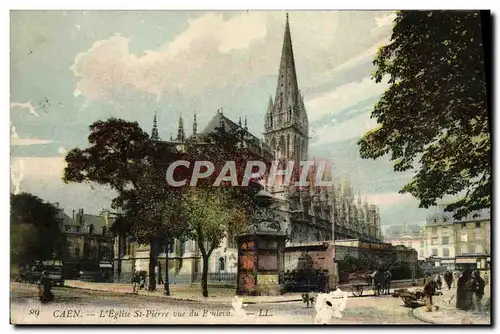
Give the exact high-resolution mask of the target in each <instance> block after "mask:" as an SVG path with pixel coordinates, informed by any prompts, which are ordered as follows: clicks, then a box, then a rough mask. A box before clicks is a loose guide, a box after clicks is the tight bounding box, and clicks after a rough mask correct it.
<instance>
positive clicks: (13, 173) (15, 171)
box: [10, 159, 24, 195]
mask: <svg viewBox="0 0 500 334" xmlns="http://www.w3.org/2000/svg"><path fill="white" fill-rule="evenodd" d="M23 177H24V160H23V159H19V160H17V161H16V163H14V164H12V165H11V169H10V178H11V180H12V183H13V185H14V187H15V189H14V195H18V194H20V193H21V181H22V180H23Z"/></svg>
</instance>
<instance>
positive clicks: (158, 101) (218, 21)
mask: <svg viewBox="0 0 500 334" xmlns="http://www.w3.org/2000/svg"><path fill="white" fill-rule="evenodd" d="M394 16H395V15H394V13H392V12H383V11H317V12H299V11H294V12H290V13H289V20H290V29H291V35H292V42H293V50H294V56H295V65H296V70H297V76H298V82H299V88H300V89H301V92H302V94H303V95H304V102H305V106H306V109H307V113H308V117H309V127H310V130H309V134H310V137H311V140H310V146H309V154H310V156H311V157H315V158H327V159H330V161H332V162H333V175H334V178H336V179H337V180H339V181H341V182H343V181H344V180H346V179H348V180H349V181H350V183H351V184H352V185H353V188H354V192H355V194H356V195H360V196H362V197H364V198H366V199H367V200H368V201H369V202H371V203H374V204H377V205H378V206H379V208H380V212H381V219H382V224H383V225H385V226H387V225H395V224H401V223H415V222H423V221H425V218H426V216H427V215H428V213H429V211H428V210H424V209H418V201H417V200H416V199H415V198H413V197H412V196H411V195H402V194H398V191H399V189H401V188H402V186H403V185H404V184H405V183H406V182H407V181H408V180H410V178H411V174H408V173H396V172H393V168H392V163H391V162H390V161H389V159H388V158H387V157H384V158H380V159H377V160H363V159H361V158H360V156H359V152H358V146H357V141H358V140H359V138H360V137H361V136H362V135H363V134H364V133H365V132H366V131H368V130H370V129H372V128H374V127H376V126H377V124H376V121H375V120H373V119H371V118H370V113H371V110H372V109H373V106H374V104H375V103H376V102H377V100H378V98H379V97H380V96H381V94H382V93H383V92H384V90H385V89H387V87H388V86H387V84H385V83H380V84H376V83H375V82H374V81H373V80H372V79H371V74H372V72H373V71H374V67H373V65H372V61H373V58H374V56H375V53H376V50H377V49H378V48H379V47H380V46H382V45H384V44H385V43H387V42H388V41H389V38H390V35H391V31H392V22H393V18H394ZM284 27H285V12H283V11H228V12H217V11H215V12H207V11H158V10H150V11H11V45H10V48H11V50H10V51H11V63H10V69H11V98H10V99H11V100H10V119H11V124H10V131H11V135H10V138H11V192H13V193H16V192H31V193H33V194H35V195H37V196H39V197H41V198H42V199H44V200H46V201H49V202H57V203H59V205H60V206H61V207H62V208H63V209H64V210H65V211H66V213H71V211H72V210H77V209H79V208H83V209H84V210H85V212H87V213H98V212H99V211H100V210H101V209H106V208H109V206H110V202H111V199H112V198H113V196H114V194H113V192H111V191H110V190H109V189H105V188H102V187H99V186H96V185H90V184H64V183H63V182H62V180H61V176H62V173H63V169H64V166H65V162H64V156H65V154H66V153H67V152H68V151H69V150H70V149H72V148H75V147H80V148H82V147H86V146H87V145H88V144H87V137H88V135H89V125H90V124H91V123H93V122H95V121H97V120H104V119H107V118H109V117H116V118H122V119H125V120H129V121H137V122H138V123H139V125H140V126H141V127H142V128H143V129H144V130H146V131H148V132H150V131H151V128H152V124H153V121H152V120H153V115H154V112H155V111H156V113H157V117H158V129H159V134H160V137H161V138H163V139H168V138H169V137H170V135H171V134H174V135H175V133H176V129H177V123H178V118H179V116H182V117H183V118H184V125H185V128H186V129H187V132H188V134H190V133H191V129H192V118H193V115H194V113H196V115H197V119H198V129H203V127H204V126H205V125H206V124H207V123H208V121H209V120H210V118H211V117H213V115H214V114H215V113H216V110H217V109H219V108H223V109H224V114H225V115H226V116H228V117H229V118H231V119H233V120H234V121H237V120H238V118H239V117H242V118H244V117H245V116H246V117H247V118H248V127H249V130H250V131H251V132H252V133H253V134H255V135H256V136H257V137H262V131H263V126H264V115H265V111H266V108H267V103H268V101H269V96H271V95H272V94H274V92H275V90H276V83H277V76H278V68H279V62H280V53H281V48H282V43H283V34H284Z"/></svg>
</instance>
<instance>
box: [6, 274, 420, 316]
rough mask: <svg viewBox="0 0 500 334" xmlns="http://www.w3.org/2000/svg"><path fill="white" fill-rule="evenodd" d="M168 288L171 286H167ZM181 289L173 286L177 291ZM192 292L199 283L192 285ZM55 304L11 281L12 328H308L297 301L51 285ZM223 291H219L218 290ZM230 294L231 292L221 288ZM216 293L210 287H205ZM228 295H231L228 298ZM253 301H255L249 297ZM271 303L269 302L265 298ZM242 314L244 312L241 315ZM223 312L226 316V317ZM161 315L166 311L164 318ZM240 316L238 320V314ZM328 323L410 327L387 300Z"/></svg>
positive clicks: (352, 301) (357, 303)
mask: <svg viewBox="0 0 500 334" xmlns="http://www.w3.org/2000/svg"><path fill="white" fill-rule="evenodd" d="M173 288H174V287H173ZM185 288H186V287H185V286H184V287H183V286H179V285H176V286H175V290H176V291H175V292H174V291H173V293H176V294H178V293H180V291H182V290H183V289H185ZM194 288H196V289H197V291H199V290H200V286H199V285H195V286H194ZM53 290H54V295H55V300H54V301H53V302H51V303H47V304H41V303H40V301H39V300H38V298H37V289H36V286H35V285H33V284H25V283H16V282H13V283H11V289H10V300H11V322H12V323H14V324H32V325H34V324H86V325H89V324H122V325H123V324H141V325H146V324H212V323H213V324H313V323H314V322H315V320H316V317H317V315H318V314H317V312H316V310H315V307H307V306H306V305H305V304H304V303H303V302H302V301H290V302H286V303H277V302H275V303H269V302H268V303H266V302H264V303H259V304H256V303H248V305H241V304H240V305H241V306H243V307H242V308H240V310H238V309H237V308H238V307H237V306H238V305H236V304H235V303H232V302H231V303H228V302H224V303H210V302H207V301H200V302H196V301H186V300H179V299H174V298H168V297H164V296H163V295H162V294H156V295H154V294H146V293H142V292H141V293H139V294H137V295H136V294H132V293H122V292H112V291H104V290H89V289H83V288H78V289H76V288H70V287H55V288H54V289H53ZM222 291H223V292H221V293H225V291H224V290H222ZM227 291H228V292H227V293H229V292H231V293H232V294H233V295H234V289H228V290H227ZM209 293H210V294H216V288H209ZM233 297H234V296H233ZM253 298H255V297H253ZM271 301H272V300H271ZM242 311H244V312H242ZM228 312H230V313H231V315H230V316H228ZM166 313H169V314H168V315H166ZM241 313H244V316H243V317H242V316H241ZM327 323H328V324H339V325H354V324H366V325H373V324H413V325H423V324H425V322H423V321H421V320H419V319H417V318H415V317H414V316H413V314H412V309H411V308H408V307H405V306H404V304H403V302H402V301H401V299H399V298H392V297H391V296H387V295H385V296H379V297H374V296H372V295H366V296H365V295H363V296H362V297H350V298H348V300H347V305H346V309H345V310H344V311H343V312H342V316H341V318H336V317H334V318H332V319H330V321H328V322H327Z"/></svg>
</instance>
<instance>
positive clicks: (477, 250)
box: [476, 245, 483, 254]
mask: <svg viewBox="0 0 500 334" xmlns="http://www.w3.org/2000/svg"><path fill="white" fill-rule="evenodd" d="M476 254H483V245H476Z"/></svg>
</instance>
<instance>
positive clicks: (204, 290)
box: [201, 254, 209, 297]
mask: <svg viewBox="0 0 500 334" xmlns="http://www.w3.org/2000/svg"><path fill="white" fill-rule="evenodd" d="M202 257H203V271H202V274H201V290H202V294H203V297H208V258H209V255H208V254H202Z"/></svg>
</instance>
